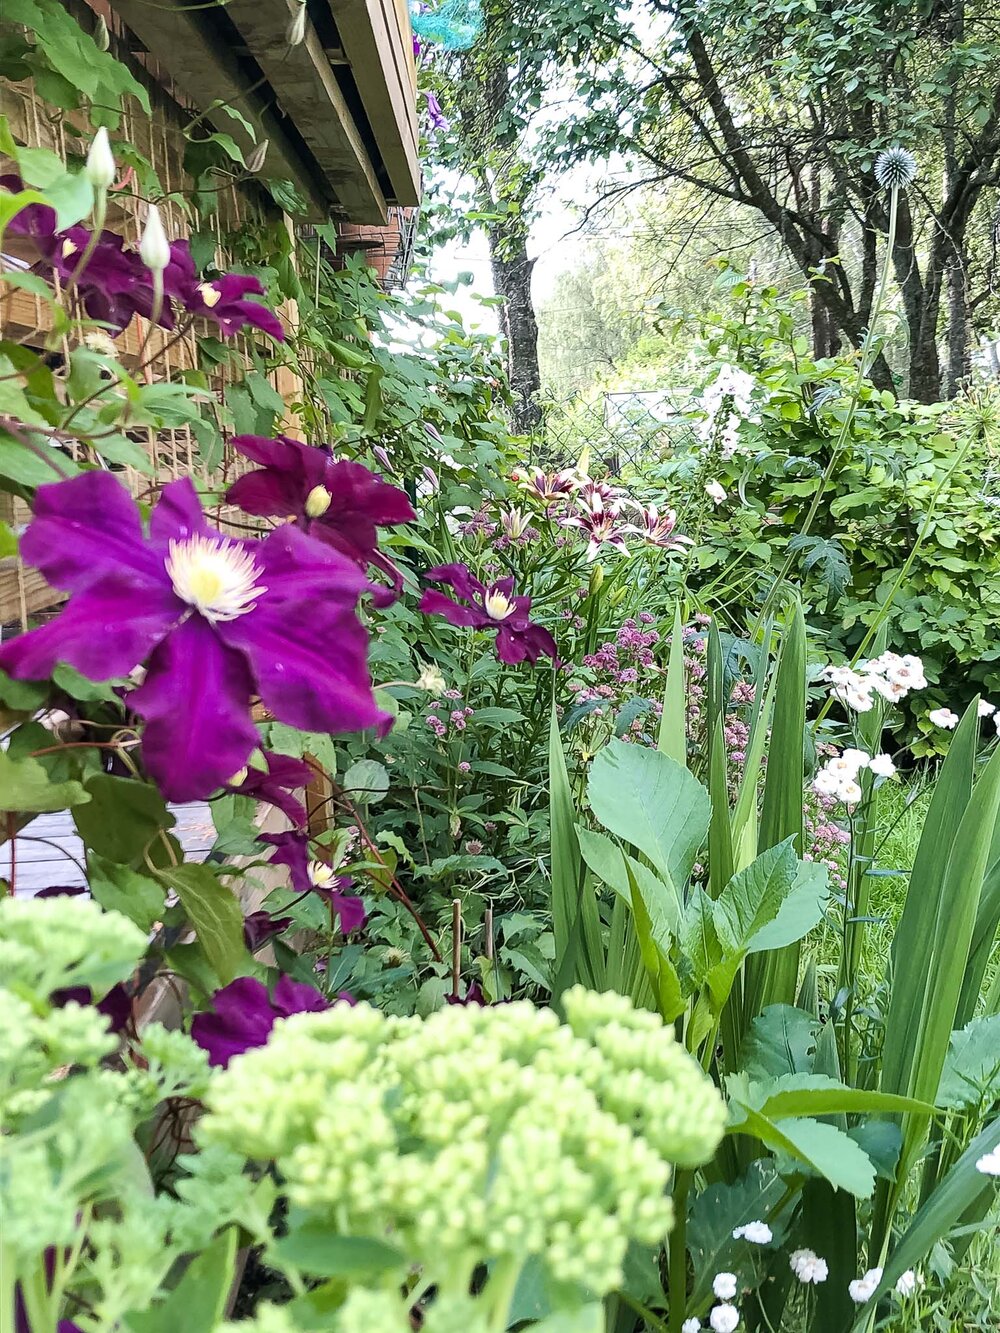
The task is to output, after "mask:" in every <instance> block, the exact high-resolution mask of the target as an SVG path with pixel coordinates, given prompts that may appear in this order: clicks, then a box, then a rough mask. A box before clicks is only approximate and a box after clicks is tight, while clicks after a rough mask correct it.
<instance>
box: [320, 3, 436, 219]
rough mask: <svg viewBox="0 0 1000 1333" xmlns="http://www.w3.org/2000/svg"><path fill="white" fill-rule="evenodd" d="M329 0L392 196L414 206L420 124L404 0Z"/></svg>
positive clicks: (411, 47)
mask: <svg viewBox="0 0 1000 1333" xmlns="http://www.w3.org/2000/svg"><path fill="white" fill-rule="evenodd" d="M329 4H330V10H331V13H332V14H333V17H334V20H335V22H336V24H337V31H338V33H339V34H340V41H341V44H342V46H343V48H344V54H345V55H346V56H347V58H348V60H349V62H350V65H351V72H352V73H353V75H354V80H355V83H356V84H357V88H358V93H359V94H360V96H361V101H362V104H363V106H364V108H365V113H366V114H367V116H368V121H369V124H370V125H371V127H372V134H373V135H374V137H375V142H376V144H377V145H378V150H379V153H380V154H381V157H382V161H383V162H384V164H385V169H386V174H387V175H388V177H389V180H390V182H391V184H392V192H393V201H394V202H395V203H397V204H400V205H402V206H403V207H415V206H416V205H417V204H419V203H420V157H419V143H420V130H419V125H418V122H417V108H416V103H417V85H416V67H415V65H414V61H413V33H412V30H411V28H410V18H409V13H408V12H407V9H406V5H405V0H329ZM353 220H354V219H352V221H353ZM357 220H358V221H365V220H366V219H357Z"/></svg>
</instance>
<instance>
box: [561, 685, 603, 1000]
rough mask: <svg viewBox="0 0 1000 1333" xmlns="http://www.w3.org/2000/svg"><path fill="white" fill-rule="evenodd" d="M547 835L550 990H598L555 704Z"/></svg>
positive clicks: (599, 960)
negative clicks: (579, 984)
mask: <svg viewBox="0 0 1000 1333" xmlns="http://www.w3.org/2000/svg"><path fill="white" fill-rule="evenodd" d="M549 836H550V843H549V845H550V849H551V850H550V864H551V876H552V931H553V934H554V936H555V958H554V960H553V965H552V972H553V976H554V977H555V978H556V980H555V983H554V988H553V989H554V991H555V990H556V989H559V990H562V989H565V988H566V987H567V986H569V985H571V984H572V983H573V981H577V980H579V981H582V982H583V983H584V984H585V985H589V986H591V987H593V988H594V989H600V985H601V978H602V977H603V973H604V951H603V947H602V944H601V929H600V920H599V918H598V914H597V899H596V898H595V896H594V893H593V891H592V890H591V888H590V885H589V882H588V877H587V875H586V874H585V873H584V866H583V858H582V857H581V855H580V845H579V843H578V842H577V837H576V818H575V811H574V809H573V794H572V792H571V790H570V785H569V775H568V773H567V772H566V757H565V755H564V754H563V748H562V741H561V739H560V736H559V720H558V718H557V717H556V710H555V707H553V708H552V713H551V720H550V723H549Z"/></svg>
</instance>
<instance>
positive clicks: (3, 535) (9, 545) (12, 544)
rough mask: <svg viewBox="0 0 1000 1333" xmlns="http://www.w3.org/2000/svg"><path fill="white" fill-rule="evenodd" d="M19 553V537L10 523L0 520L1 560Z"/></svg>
mask: <svg viewBox="0 0 1000 1333" xmlns="http://www.w3.org/2000/svg"><path fill="white" fill-rule="evenodd" d="M12 555H17V538H16V537H15V535H14V533H13V532H12V531H11V529H10V525H9V524H8V523H4V522H3V521H2V520H0V560H5V559H7V558H8V557H9V556H12Z"/></svg>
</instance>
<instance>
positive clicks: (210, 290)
mask: <svg viewBox="0 0 1000 1333" xmlns="http://www.w3.org/2000/svg"><path fill="white" fill-rule="evenodd" d="M198 291H199V292H200V293H201V299H202V300H203V301H204V302H205V304H206V305H207V306H208V308H209V310H211V308H212V307H213V306H215V305H218V304H219V302H220V301H221V300H222V293H221V292H220V291H219V289H218V287H215V286H213V285H212V283H210V282H199V283H198Z"/></svg>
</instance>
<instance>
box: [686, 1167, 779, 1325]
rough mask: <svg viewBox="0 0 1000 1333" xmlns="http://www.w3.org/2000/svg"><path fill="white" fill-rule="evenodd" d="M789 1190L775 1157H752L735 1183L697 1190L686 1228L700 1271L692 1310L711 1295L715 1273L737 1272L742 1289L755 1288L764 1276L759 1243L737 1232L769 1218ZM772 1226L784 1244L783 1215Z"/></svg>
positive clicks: (695, 1268)
mask: <svg viewBox="0 0 1000 1333" xmlns="http://www.w3.org/2000/svg"><path fill="white" fill-rule="evenodd" d="M784 1192H785V1182H784V1181H783V1180H782V1179H781V1177H780V1176H779V1175H778V1172H777V1170H776V1168H775V1165H774V1162H773V1161H772V1160H771V1159H770V1158H765V1157H758V1158H757V1159H756V1160H755V1161H753V1162H751V1164H750V1166H749V1168H748V1170H747V1172H746V1174H745V1175H744V1176H743V1177H741V1179H739V1180H737V1181H736V1182H735V1183H734V1184H732V1185H728V1184H722V1183H719V1182H717V1183H715V1184H712V1185H708V1186H707V1187H706V1188H705V1189H703V1190H700V1191H699V1192H698V1194H697V1195H696V1197H695V1200H694V1202H693V1204H692V1205H691V1215H690V1218H689V1219H688V1233H687V1242H688V1249H689V1251H690V1253H691V1258H692V1261H693V1265H694V1273H695V1281H694V1289H693V1291H692V1293H691V1295H690V1297H689V1299H688V1305H689V1307H690V1308H691V1309H697V1308H699V1307H700V1306H701V1305H703V1304H704V1303H705V1302H706V1301H707V1300H708V1299H709V1298H710V1297H711V1295H712V1280H713V1278H714V1276H715V1274H716V1273H721V1272H727V1273H735V1274H736V1275H737V1277H738V1279H739V1284H740V1288H741V1290H742V1289H745V1288H748V1289H750V1290H752V1289H753V1288H754V1287H756V1286H757V1285H758V1283H759V1282H760V1281H761V1280H762V1272H761V1269H762V1267H763V1266H762V1265H761V1264H759V1262H758V1260H757V1247H756V1246H751V1245H748V1244H747V1243H746V1241H743V1240H734V1239H733V1232H734V1231H735V1230H736V1228H737V1227H741V1226H745V1225H746V1223H747V1222H758V1221H769V1215H770V1213H771V1210H772V1209H773V1208H774V1207H775V1206H776V1205H777V1204H778V1203H779V1202H780V1200H781V1197H782V1195H783V1194H784ZM770 1226H771V1229H772V1231H773V1233H774V1237H775V1241H776V1243H778V1244H780V1243H781V1239H782V1233H783V1226H782V1223H781V1220H780V1218H774V1219H773V1220H770Z"/></svg>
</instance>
